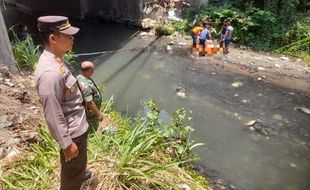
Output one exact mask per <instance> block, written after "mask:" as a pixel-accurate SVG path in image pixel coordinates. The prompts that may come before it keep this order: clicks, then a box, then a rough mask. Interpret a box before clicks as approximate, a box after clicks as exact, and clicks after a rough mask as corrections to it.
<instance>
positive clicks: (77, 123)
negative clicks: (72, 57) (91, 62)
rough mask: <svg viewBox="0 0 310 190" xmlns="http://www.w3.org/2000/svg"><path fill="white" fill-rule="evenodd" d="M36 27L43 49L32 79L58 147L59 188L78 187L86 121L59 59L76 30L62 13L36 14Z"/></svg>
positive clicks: (83, 163)
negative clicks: (59, 164)
mask: <svg viewBox="0 0 310 190" xmlns="http://www.w3.org/2000/svg"><path fill="white" fill-rule="evenodd" d="M38 29H39V32H40V36H41V38H42V41H43V43H44V51H43V53H42V54H41V56H40V58H39V61H38V64H37V67H36V70H35V82H36V88H37V91H38V95H39V97H40V101H41V104H42V107H43V111H44V116H45V120H46V122H47V125H48V129H49V131H50V133H51V135H52V137H53V138H54V139H55V140H56V141H57V143H58V144H59V146H60V148H61V151H60V162H61V184H60V190H79V189H80V187H81V185H82V182H83V181H85V180H87V179H89V178H90V176H91V173H90V172H86V164H87V130H88V123H87V120H86V113H85V108H84V106H83V98H82V94H81V92H80V90H79V88H78V85H77V80H76V78H75V77H74V76H73V75H72V73H71V72H70V70H69V68H68V65H67V63H66V62H65V61H64V60H63V56H64V54H65V53H66V52H67V51H69V50H71V49H72V45H73V35H74V34H76V33H77V32H78V31H79V29H78V28H75V27H72V26H71V25H70V23H69V21H68V18H67V17H64V16H44V17H40V18H39V19H38Z"/></svg>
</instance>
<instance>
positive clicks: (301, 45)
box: [274, 37, 310, 65]
mask: <svg viewBox="0 0 310 190" xmlns="http://www.w3.org/2000/svg"><path fill="white" fill-rule="evenodd" d="M274 52H275V53H279V54H281V53H283V54H287V55H290V56H295V57H299V58H303V59H304V60H305V61H307V63H308V65H310V37H309V38H305V39H303V40H299V41H297V42H295V43H292V44H289V45H287V46H284V47H282V48H279V49H277V50H275V51H274Z"/></svg>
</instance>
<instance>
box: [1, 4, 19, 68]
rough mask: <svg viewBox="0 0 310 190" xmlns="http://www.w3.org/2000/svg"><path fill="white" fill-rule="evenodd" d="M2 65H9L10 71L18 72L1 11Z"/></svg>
mask: <svg viewBox="0 0 310 190" xmlns="http://www.w3.org/2000/svg"><path fill="white" fill-rule="evenodd" d="M0 63H3V64H5V65H7V66H8V67H9V68H10V71H11V72H13V73H16V72H17V69H16V67H15V59H14V55H13V52H12V48H11V44H10V40H9V36H8V32H7V29H6V27H5V23H4V19H3V16H2V11H1V10H0Z"/></svg>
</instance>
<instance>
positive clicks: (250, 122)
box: [245, 120, 256, 126]
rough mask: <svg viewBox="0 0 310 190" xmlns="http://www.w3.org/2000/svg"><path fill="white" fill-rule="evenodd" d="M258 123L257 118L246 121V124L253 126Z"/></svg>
mask: <svg viewBox="0 0 310 190" xmlns="http://www.w3.org/2000/svg"><path fill="white" fill-rule="evenodd" d="M255 123H256V120H250V121H247V122H246V123H245V125H246V126H252V125H254V124H255Z"/></svg>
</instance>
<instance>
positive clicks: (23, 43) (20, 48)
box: [10, 29, 40, 71]
mask: <svg viewBox="0 0 310 190" xmlns="http://www.w3.org/2000/svg"><path fill="white" fill-rule="evenodd" d="M10 31H11V32H12V35H13V39H12V42H11V46H12V51H13V54H14V57H15V61H16V63H15V64H16V67H17V68H18V69H19V70H21V69H26V70H30V71H34V69H35V67H36V64H37V62H38V59H39V56H40V46H39V45H35V44H34V43H33V40H32V38H31V37H30V36H28V37H27V38H26V39H25V40H21V39H19V38H18V36H17V34H16V33H15V32H14V31H13V29H11V30H10Z"/></svg>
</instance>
